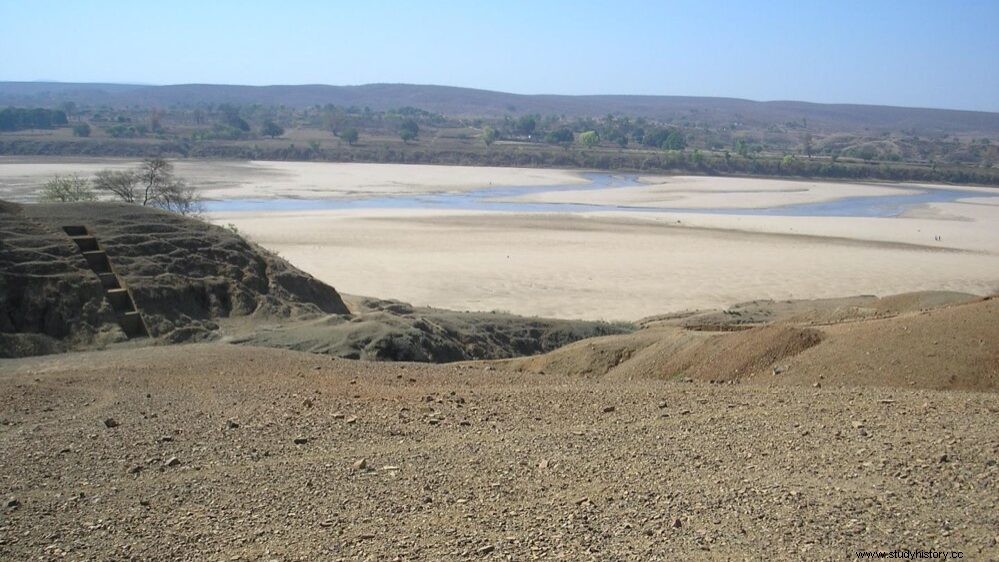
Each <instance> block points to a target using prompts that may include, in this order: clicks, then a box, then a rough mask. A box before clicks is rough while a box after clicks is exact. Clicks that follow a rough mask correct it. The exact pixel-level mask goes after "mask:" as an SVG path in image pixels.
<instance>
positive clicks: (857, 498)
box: [0, 343, 999, 560]
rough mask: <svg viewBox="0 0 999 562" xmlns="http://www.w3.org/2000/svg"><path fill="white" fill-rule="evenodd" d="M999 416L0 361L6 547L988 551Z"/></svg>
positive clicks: (188, 349)
mask: <svg viewBox="0 0 999 562" xmlns="http://www.w3.org/2000/svg"><path fill="white" fill-rule="evenodd" d="M813 349H814V348H813ZM997 416H999V397H997V395H996V394H993V393H973V392H963V391H921V390H908V389H898V388H891V387H886V386H882V387H877V388H865V389H851V388H832V387H831V386H828V385H827V386H823V387H822V388H818V389H816V388H812V387H810V386H791V387H780V388H776V387H768V386H763V385H748V384H724V385H718V384H709V383H703V382H690V383H684V382H680V381H655V380H633V381H627V380H607V379H601V378H583V377H569V376H560V375H551V374H548V375H537V374H531V373H517V372H508V371H504V370H501V369H496V368H494V367H490V366H485V365H483V364H477V363H468V364H452V365H447V366H434V365H423V364H412V363H410V364H406V363H396V364H387V363H369V362H358V361H350V360H342V359H337V360H333V359H331V358H329V357H323V356H318V355H310V354H305V353H298V352H292V351H282V350H275V349H263V348H253V347H237V346H227V345H223V344H217V343H216V344H195V345H183V346H170V347H158V348H145V349H126V350H114V351H104V352H85V353H75V354H63V355H56V356H48V357H39V358H30V359H17V360H3V361H0V450H2V451H3V454H2V455H0V493H2V494H3V495H2V496H0V497H2V499H3V500H4V501H3V504H2V511H0V513H2V515H0V559H3V560H28V559H31V560H465V559H475V560H533V559H554V560H557V559H564V560H673V559H677V558H680V557H681V555H683V556H684V557H687V558H693V559H716V560H732V559H737V560H742V559H747V560H749V559H753V560H756V559H761V558H776V559H785V560H793V559H805V558H807V559H842V558H844V557H849V556H850V555H851V553H852V552H853V551H854V550H858V549H883V550H890V549H894V548H909V549H924V550H926V549H931V548H936V549H949V550H961V551H963V552H964V553H965V556H966V559H971V560H986V559H993V560H994V559H996V558H997V557H999V549H997V546H996V540H997V535H999V531H997V529H999V488H997V476H999V466H997V464H996V463H997V456H999V430H997V427H999V424H997V419H999V418H997Z"/></svg>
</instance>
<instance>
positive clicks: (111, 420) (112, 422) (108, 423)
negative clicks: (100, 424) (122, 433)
mask: <svg viewBox="0 0 999 562" xmlns="http://www.w3.org/2000/svg"><path fill="white" fill-rule="evenodd" d="M104 427H107V428H108V429H111V428H113V427H118V422H117V421H115V419H114V418H108V419H106V420H104Z"/></svg>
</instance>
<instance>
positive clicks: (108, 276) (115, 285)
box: [97, 273, 121, 291]
mask: <svg viewBox="0 0 999 562" xmlns="http://www.w3.org/2000/svg"><path fill="white" fill-rule="evenodd" d="M97 277H99V278H100V279H101V286H102V287H104V290H105V291H110V290H111V289H120V288H121V283H119V282H118V276H117V275H115V274H114V273H98V274H97Z"/></svg>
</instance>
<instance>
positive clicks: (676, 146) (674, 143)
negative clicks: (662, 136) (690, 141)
mask: <svg viewBox="0 0 999 562" xmlns="http://www.w3.org/2000/svg"><path fill="white" fill-rule="evenodd" d="M686 146H687V141H686V139H684V138H683V133H681V132H680V131H676V130H674V131H670V134H669V135H668V136H667V137H666V140H665V141H663V144H662V147H663V148H665V149H666V150H683V149H684V148H685V147H686Z"/></svg>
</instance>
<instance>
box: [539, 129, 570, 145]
mask: <svg viewBox="0 0 999 562" xmlns="http://www.w3.org/2000/svg"><path fill="white" fill-rule="evenodd" d="M572 139H573V134H572V129H570V128H568V127H562V128H560V129H556V130H554V131H552V132H550V133H548V134H547V135H545V142H547V143H551V144H571V143H572Z"/></svg>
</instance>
